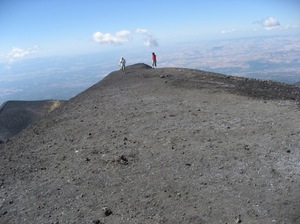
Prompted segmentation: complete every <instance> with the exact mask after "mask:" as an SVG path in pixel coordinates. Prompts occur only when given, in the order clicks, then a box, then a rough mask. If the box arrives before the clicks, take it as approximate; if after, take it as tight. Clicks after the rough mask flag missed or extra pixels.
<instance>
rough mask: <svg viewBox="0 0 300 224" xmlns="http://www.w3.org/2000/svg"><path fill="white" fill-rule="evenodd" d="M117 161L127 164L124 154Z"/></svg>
mask: <svg viewBox="0 0 300 224" xmlns="http://www.w3.org/2000/svg"><path fill="white" fill-rule="evenodd" d="M119 162H120V163H121V164H124V165H127V164H128V159H127V157H126V156H124V155H121V156H120V158H119Z"/></svg>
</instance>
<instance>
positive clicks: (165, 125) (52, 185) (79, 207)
mask: <svg viewBox="0 0 300 224" xmlns="http://www.w3.org/2000/svg"><path fill="white" fill-rule="evenodd" d="M248 81H249V80H248ZM250 81H251V85H247V80H243V79H240V78H233V77H230V78H229V77H227V76H224V75H220V74H213V73H208V72H204V71H198V70H192V69H181V68H163V69H150V68H149V67H148V66H146V65H142V64H139V65H133V66H128V67H127V73H126V74H125V75H124V74H123V73H122V72H120V71H115V72H112V73H111V74H109V75H108V76H107V77H106V78H105V79H103V80H102V81H101V82H99V83H97V84H95V85H94V86H92V87H91V88H89V89H87V90H86V91H84V92H82V93H81V94H79V95H78V96H76V97H74V98H73V99H71V100H69V101H68V102H67V103H66V104H64V105H63V106H62V107H61V108H58V109H57V110H55V111H53V113H51V114H49V116H47V117H46V119H42V120H40V121H39V122H37V123H35V124H34V125H31V126H30V127H29V128H27V129H25V130H24V131H23V132H22V133H20V134H19V135H17V136H16V137H14V138H12V140H11V141H9V142H7V143H6V144H2V145H0V164H1V172H0V186H1V187H0V197H1V200H0V222H1V223H106V224H108V223H109V224H123V223H124V224H125V223H126V224H127V223H143V224H153V223H161V224H162V223H164V224H165V223H167V224H169V223H170V224H171V223H172V224H176V223H178V224H179V223H197V224H199V223H241V222H242V223H299V221H300V216H299V214H300V211H299V208H300V204H299V202H300V192H299V185H300V180H299V175H300V169H299V166H298V164H299V163H300V152H299V138H300V130H299V123H300V116H299V109H298V108H297V97H296V96H297V95H298V94H299V90H298V92H297V89H295V90H293V91H294V93H293V99H292V100H286V99H290V98H287V97H285V95H284V92H285V91H286V92H291V91H292V90H291V88H290V87H289V86H285V87H284V86H282V85H281V84H278V83H270V85H267V88H265V87H264V85H261V84H262V82H260V81H254V80H253V81H252V80H250ZM245 86H248V87H247V90H249V91H244V92H243V91H242V89H243V88H244V87H245ZM250 86H251V88H250ZM256 87H259V88H256ZM272 88H275V89H276V88H279V89H280V91H279V92H280V94H277V93H276V94H272ZM250 90H251V91H250ZM261 91H263V93H264V94H263V95H259V93H260V92H261ZM293 91H292V92H293ZM292 92H291V93H292ZM265 93H268V94H267V96H268V97H266V95H265ZM250 96H251V97H250ZM274 99H277V100H274Z"/></svg>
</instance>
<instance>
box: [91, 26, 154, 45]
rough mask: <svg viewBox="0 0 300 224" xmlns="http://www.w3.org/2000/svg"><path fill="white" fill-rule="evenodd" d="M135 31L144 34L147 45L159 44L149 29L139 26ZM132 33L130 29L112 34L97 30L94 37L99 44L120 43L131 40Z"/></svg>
mask: <svg viewBox="0 0 300 224" xmlns="http://www.w3.org/2000/svg"><path fill="white" fill-rule="evenodd" d="M135 33H137V34H141V35H143V37H144V45H145V46H147V47H157V46H158V41H157V39H156V38H155V37H154V35H153V34H152V33H151V32H150V31H148V30H147V29H142V28H137V29H136V31H135ZM131 35H132V32H130V31H129V30H121V31H118V32H116V33H115V34H111V33H105V34H103V33H102V32H99V31H97V32H95V33H94V34H93V35H92V38H93V40H94V41H95V42H96V43H99V44H114V45H118V44H124V43H126V42H129V41H130V40H131V39H132V38H131Z"/></svg>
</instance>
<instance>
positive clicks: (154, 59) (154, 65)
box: [152, 52, 156, 68]
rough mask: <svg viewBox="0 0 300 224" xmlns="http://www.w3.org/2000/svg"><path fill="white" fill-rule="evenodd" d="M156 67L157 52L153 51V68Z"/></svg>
mask: <svg viewBox="0 0 300 224" xmlns="http://www.w3.org/2000/svg"><path fill="white" fill-rule="evenodd" d="M154 67H156V54H155V53H154V52H152V68H154Z"/></svg>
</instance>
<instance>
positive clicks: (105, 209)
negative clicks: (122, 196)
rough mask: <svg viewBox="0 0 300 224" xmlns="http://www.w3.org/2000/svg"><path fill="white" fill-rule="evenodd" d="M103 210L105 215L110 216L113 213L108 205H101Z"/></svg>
mask: <svg viewBox="0 0 300 224" xmlns="http://www.w3.org/2000/svg"><path fill="white" fill-rule="evenodd" d="M103 211H104V215H105V216H110V215H111V214H112V213H113V212H112V210H111V209H110V208H108V207H103Z"/></svg>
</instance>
